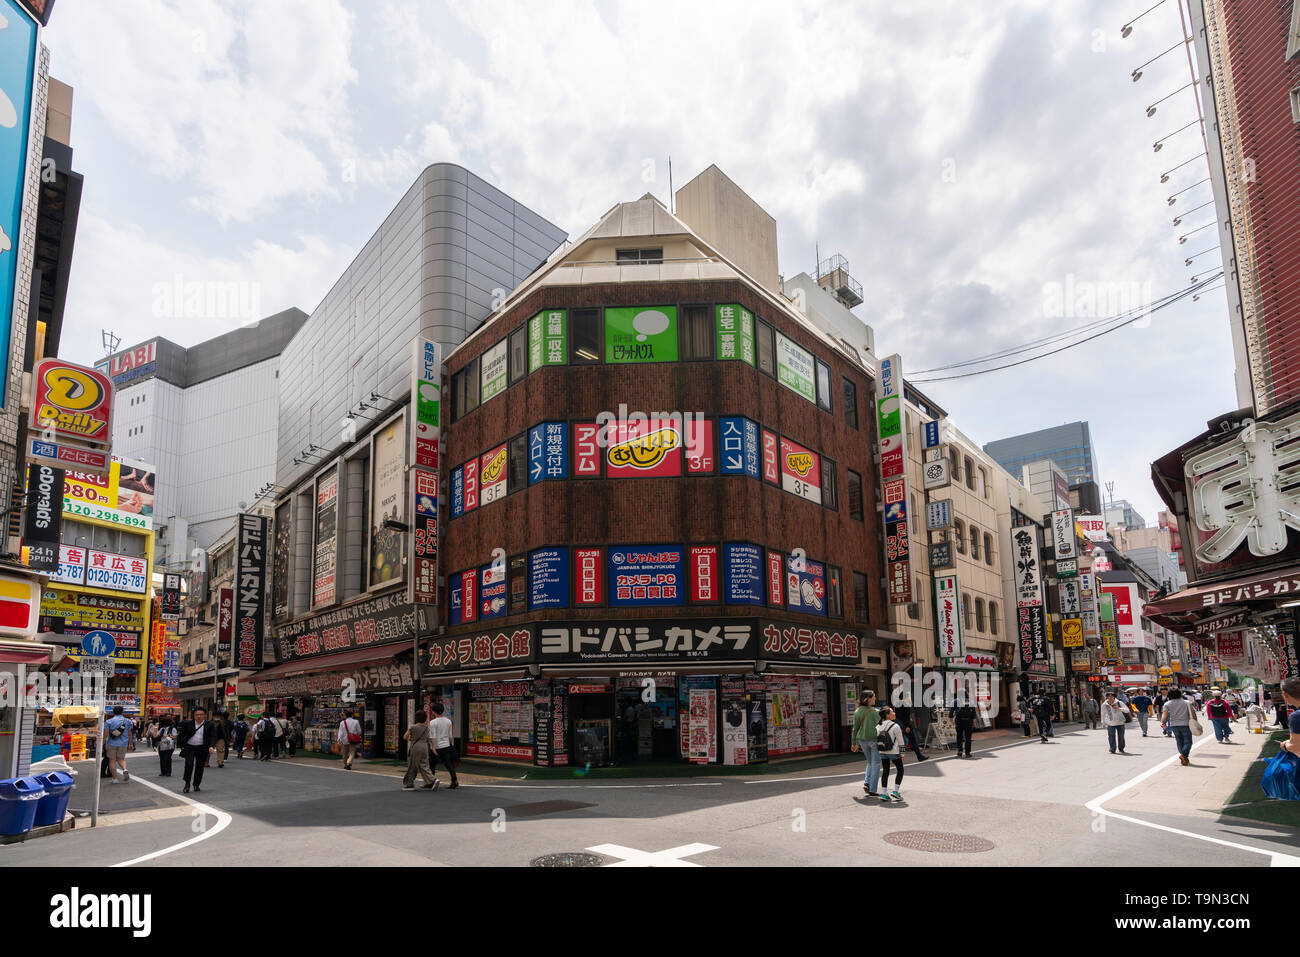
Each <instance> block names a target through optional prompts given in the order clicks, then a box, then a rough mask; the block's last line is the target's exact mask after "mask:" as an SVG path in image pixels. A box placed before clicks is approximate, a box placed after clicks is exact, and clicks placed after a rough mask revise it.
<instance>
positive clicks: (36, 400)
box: [30, 359, 113, 450]
mask: <svg viewBox="0 0 1300 957" xmlns="http://www.w3.org/2000/svg"><path fill="white" fill-rule="evenodd" d="M30 428H31V430H32V431H33V432H38V433H39V432H44V431H45V430H46V429H50V430H52V431H53V433H54V434H53V436H50V438H55V437H62V438H65V439H72V440H74V441H75V442H77V443H79V444H81V445H83V446H87V447H89V448H92V449H99V450H107V449H108V448H109V447H110V446H111V445H112V442H113V382H112V380H111V379H109V378H108V376H106V375H104V374H103V373H102V372H97V371H96V370H94V369H87V368H86V367H85V366H78V365H73V364H72V363H70V362H68V361H66V360H64V359H42V360H41V361H40V362H38V363H37V364H36V368H35V369H34V370H33V371H32V413H31V421H30Z"/></svg>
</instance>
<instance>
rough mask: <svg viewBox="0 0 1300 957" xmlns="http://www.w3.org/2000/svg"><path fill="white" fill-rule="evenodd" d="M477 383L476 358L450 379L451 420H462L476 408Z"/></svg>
mask: <svg viewBox="0 0 1300 957" xmlns="http://www.w3.org/2000/svg"><path fill="white" fill-rule="evenodd" d="M478 396H479V381H478V357H477V356H476V357H474V358H473V359H470V360H469V364H468V365H466V366H465V368H463V369H461V370H460V371H459V372H457V373H456V374H455V375H453V376H452V377H451V406H452V408H451V418H452V421H453V422H454V421H456V420H457V419H461V418H464V417H465V416H466V415H468V414H469V413H471V412H473V411H474V410H475V409H477V408H478Z"/></svg>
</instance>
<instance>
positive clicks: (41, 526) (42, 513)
mask: <svg viewBox="0 0 1300 957" xmlns="http://www.w3.org/2000/svg"><path fill="white" fill-rule="evenodd" d="M64 481H65V476H64V471H63V469H56V468H53V467H51V466H49V465H44V464H42V463H38V462H33V463H32V464H31V466H30V467H29V468H28V472H27V521H26V523H25V524H24V525H23V544H24V545H26V546H27V549H28V551H27V564H28V566H30V567H31V568H34V569H36V570H37V571H42V572H57V571H58V570H59V533H60V528H61V527H62V522H63V487H64ZM113 504H114V505H116V504H117V503H116V502H114V503H113Z"/></svg>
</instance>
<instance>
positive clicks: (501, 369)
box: [479, 339, 507, 403]
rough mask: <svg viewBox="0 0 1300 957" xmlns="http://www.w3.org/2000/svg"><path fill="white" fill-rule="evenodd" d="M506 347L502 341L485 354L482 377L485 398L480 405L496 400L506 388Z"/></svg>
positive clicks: (505, 342)
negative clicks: (489, 400) (492, 399)
mask: <svg viewBox="0 0 1300 957" xmlns="http://www.w3.org/2000/svg"><path fill="white" fill-rule="evenodd" d="M506 345H507V340H505V339H502V340H501V341H500V342H498V343H497V344H496V345H495V346H493V347H492V348H491V349H489V350H488V351H487V352H485V353H483V359H482V361H481V366H480V367H481V369H482V371H481V373H480V377H481V378H482V380H483V397H482V398H481V399H480V400H479V401H480V403H483V402H486V401H487V400H488V399H491V398H495V397H496V396H498V395H500V394H501V393H502V392H504V391H505V388H506V356H507V353H506Z"/></svg>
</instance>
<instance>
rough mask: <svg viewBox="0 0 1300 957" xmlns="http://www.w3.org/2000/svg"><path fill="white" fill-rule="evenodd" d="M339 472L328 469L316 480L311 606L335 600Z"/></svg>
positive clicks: (326, 603)
mask: <svg viewBox="0 0 1300 957" xmlns="http://www.w3.org/2000/svg"><path fill="white" fill-rule="evenodd" d="M338 527H339V470H338V469H337V468H334V469H331V470H330V471H329V472H327V473H326V474H325V475H322V476H321V477H320V478H319V479H317V480H316V538H315V541H316V555H315V559H314V561H313V563H312V597H311V603H312V604H313V605H328V604H330V603H331V602H333V601H334V597H335V595H334V581H335V577H336V566H337V562H338Z"/></svg>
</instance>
